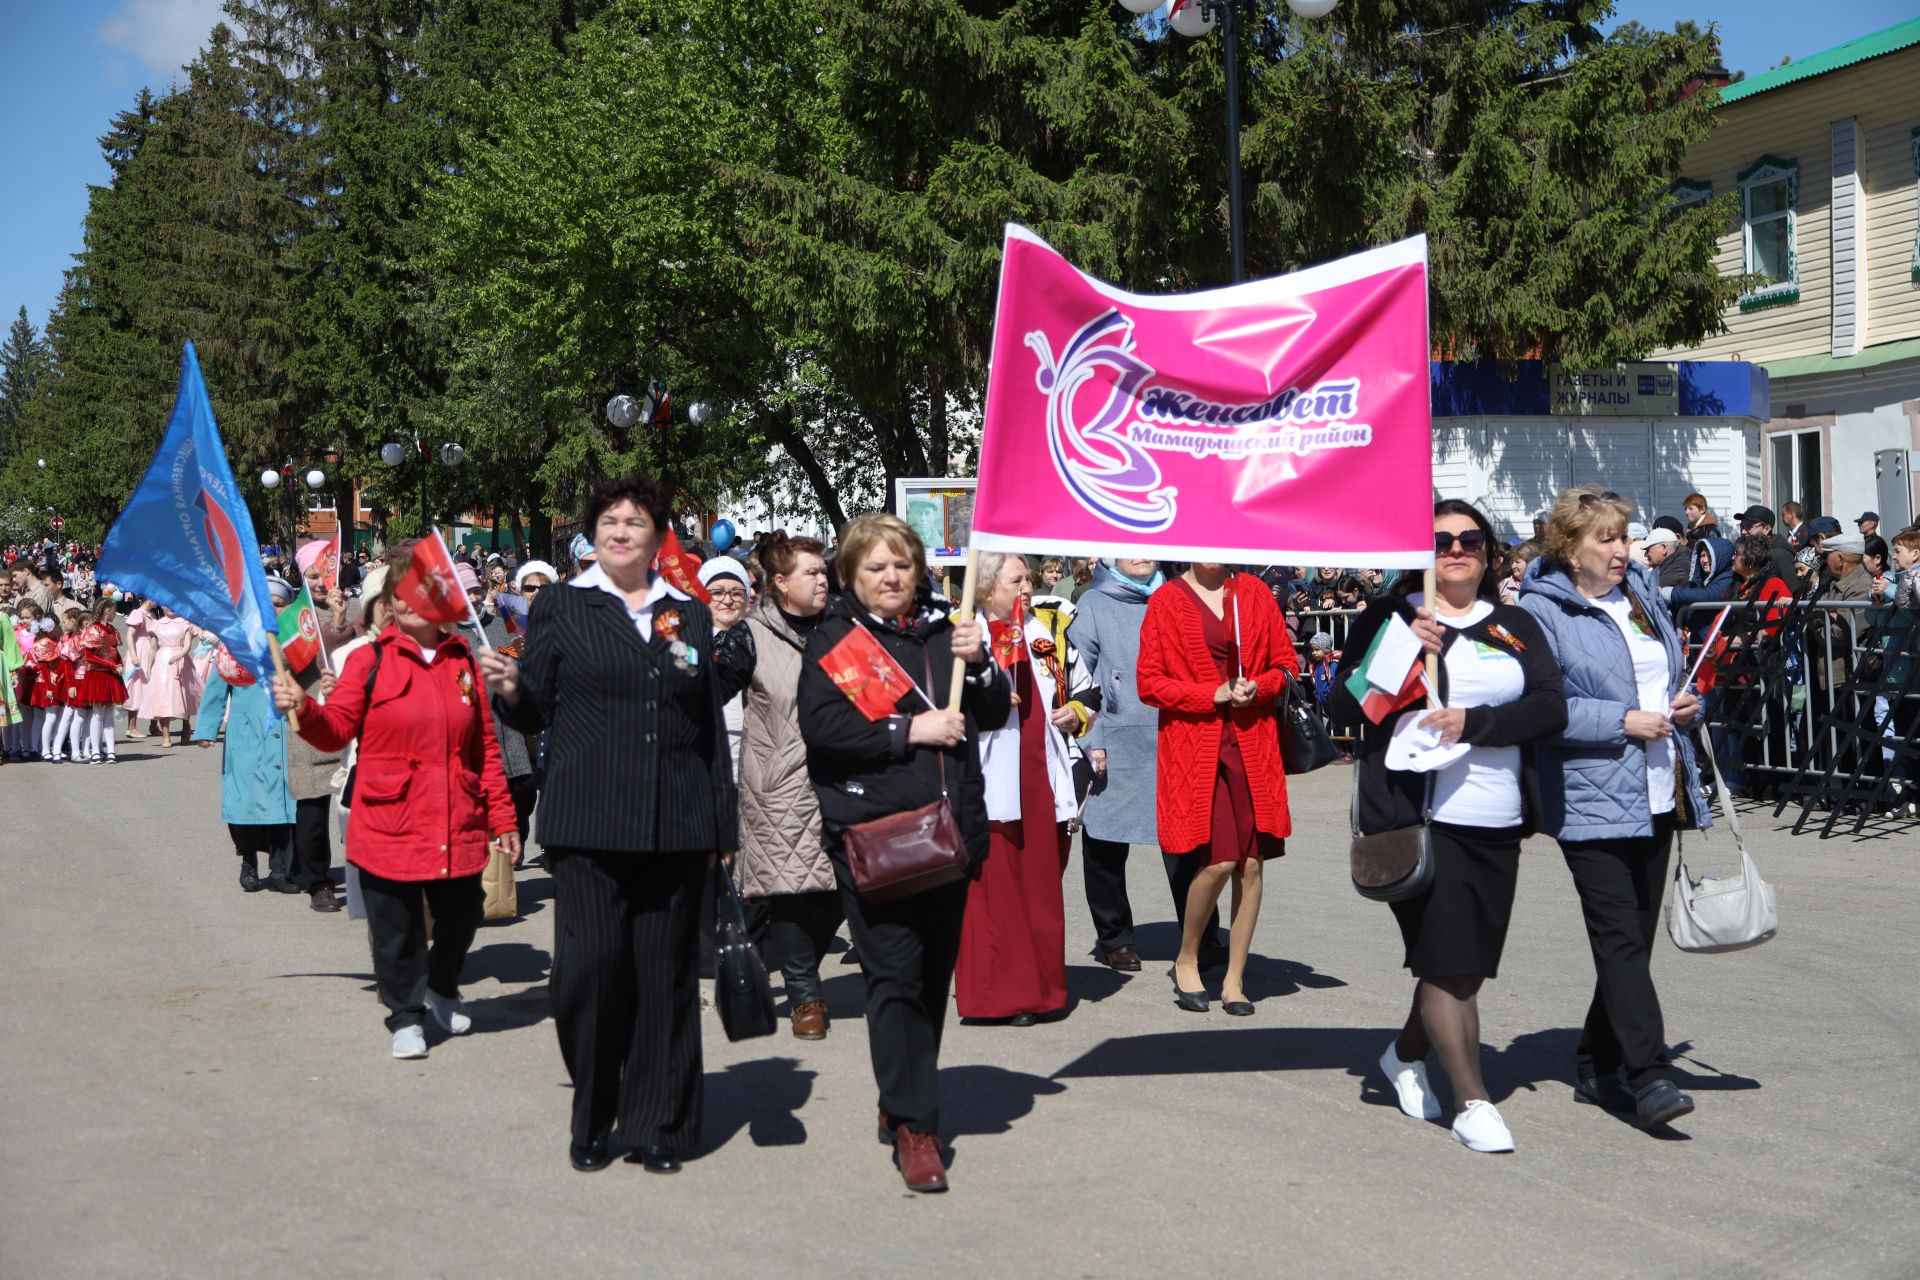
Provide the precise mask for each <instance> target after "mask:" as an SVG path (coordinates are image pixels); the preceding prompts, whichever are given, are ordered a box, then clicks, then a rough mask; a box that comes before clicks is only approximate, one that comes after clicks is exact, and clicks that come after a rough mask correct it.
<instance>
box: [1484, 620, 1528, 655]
mask: <svg viewBox="0 0 1920 1280" xmlns="http://www.w3.org/2000/svg"><path fill="white" fill-rule="evenodd" d="M1487 634H1488V635H1490V636H1492V637H1493V638H1494V639H1495V640H1498V641H1499V642H1500V643H1501V644H1504V645H1505V646H1507V648H1509V649H1511V650H1513V651H1514V652H1515V653H1525V652H1526V651H1527V646H1526V645H1525V644H1524V643H1523V642H1522V641H1521V639H1520V637H1519V636H1516V635H1515V634H1513V632H1511V631H1509V630H1507V629H1506V628H1505V627H1503V626H1501V625H1500V624H1499V623H1497V622H1494V623H1489V624H1488V625H1487Z"/></svg>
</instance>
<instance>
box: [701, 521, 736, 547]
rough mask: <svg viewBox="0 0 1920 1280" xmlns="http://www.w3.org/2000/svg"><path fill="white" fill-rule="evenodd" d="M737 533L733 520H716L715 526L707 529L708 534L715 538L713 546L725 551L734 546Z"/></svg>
mask: <svg viewBox="0 0 1920 1280" xmlns="http://www.w3.org/2000/svg"><path fill="white" fill-rule="evenodd" d="M736 533H737V531H736V530H735V529H734V527H733V521H731V520H715V521H714V522H713V528H711V529H709V530H707V534H708V536H709V537H711V538H712V539H713V548H714V550H716V551H725V550H726V549H727V548H728V547H730V546H732V545H733V540H734V538H735V536H736Z"/></svg>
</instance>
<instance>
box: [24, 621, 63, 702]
mask: <svg viewBox="0 0 1920 1280" xmlns="http://www.w3.org/2000/svg"><path fill="white" fill-rule="evenodd" d="M27 669H28V670H29V671H31V672H33V692H32V693H31V694H30V695H29V696H28V699H27V701H28V702H29V703H31V704H32V705H33V706H36V707H42V708H45V707H57V706H59V705H60V644H59V642H58V641H56V640H55V639H54V638H53V637H52V636H41V637H40V638H39V639H38V640H35V641H34V642H33V648H32V649H31V650H29V651H28V653H27Z"/></svg>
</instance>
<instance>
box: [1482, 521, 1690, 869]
mask: <svg viewBox="0 0 1920 1280" xmlns="http://www.w3.org/2000/svg"><path fill="white" fill-rule="evenodd" d="M1620 586H1621V589H1622V590H1624V591H1628V592H1631V593H1632V595H1633V597H1634V598H1635V599H1636V600H1638V601H1639V602H1640V607H1641V609H1642V610H1643V611H1644V612H1645V613H1646V615H1647V618H1648V620H1649V621H1650V622H1651V623H1652V624H1653V628H1654V634H1655V636H1656V637H1657V638H1658V639H1659V641H1660V643H1661V644H1663V645H1664V646H1666V650H1667V680H1668V683H1669V685H1670V686H1671V687H1672V688H1673V689H1675V690H1678V689H1679V688H1680V686H1681V682H1682V681H1683V680H1685V679H1686V651H1685V648H1684V646H1683V645H1682V644H1681V642H1680V632H1679V629H1678V628H1677V627H1676V626H1675V625H1674V622H1673V617H1672V615H1671V614H1669V613H1668V612H1667V611H1666V610H1665V609H1663V608H1661V607H1660V595H1659V590H1658V588H1657V587H1656V586H1655V585H1654V578H1653V574H1652V572H1651V571H1650V570H1649V569H1648V568H1647V567H1646V566H1645V565H1643V564H1628V566H1627V576H1626V578H1625V580H1623V581H1622V582H1621V584H1620ZM1520 607H1521V608H1523V609H1525V610H1526V611H1527V612H1528V613H1530V614H1532V615H1533V617H1534V620H1535V621H1536V622H1538V623H1539V624H1540V629H1541V630H1542V631H1545V632H1546V633H1547V643H1548V644H1549V645H1551V646H1552V648H1553V653H1554V656H1555V657H1556V658H1558V659H1559V661H1560V673H1561V683H1562V685H1563V687H1564V688H1565V690H1566V695H1567V725H1566V728H1564V729H1562V730H1561V731H1560V732H1559V733H1558V734H1556V735H1553V736H1550V737H1545V738H1541V739H1539V740H1538V741H1537V742H1535V743H1534V748H1533V749H1534V764H1535V768H1536V769H1537V771H1538V776H1539V783H1540V814H1539V819H1540V821H1539V827H1540V831H1541V832H1542V834H1545V835H1550V836H1553V837H1555V838H1556V839H1559V840H1625V839H1632V838H1635V837H1639V836H1649V835H1652V834H1653V810H1652V806H1651V805H1649V804H1648V802H1647V751H1646V744H1645V743H1643V742H1641V741H1639V740H1638V739H1635V738H1629V737H1628V736H1627V734H1626V719H1627V712H1629V711H1632V710H1635V709H1637V708H1638V706H1639V688H1638V685H1637V684H1636V682H1635V680H1634V675H1633V655H1632V654H1631V653H1630V652H1629V651H1628V649H1627V641H1626V637H1624V636H1622V635H1621V634H1620V628H1619V627H1618V626H1616V625H1614V621H1613V619H1612V618H1610V617H1608V616H1607V614H1606V612H1605V611H1604V610H1602V609H1601V608H1600V607H1599V606H1598V605H1597V604H1595V603H1594V602H1593V601H1591V600H1589V599H1587V597H1585V596H1583V595H1581V594H1580V589H1579V588H1578V587H1576V586H1575V585H1574V583H1573V579H1572V578H1571V577H1569V576H1568V574H1567V571H1566V570H1565V569H1562V568H1559V567H1557V566H1553V567H1550V566H1549V565H1548V564H1547V562H1546V561H1545V560H1544V559H1542V560H1536V561H1534V562H1533V563H1532V564H1530V565H1528V566H1527V576H1526V578H1525V580H1524V581H1523V582H1522V583H1521V586H1520ZM1673 744H1674V763H1675V766H1676V768H1677V772H1678V776H1679V783H1680V789H1681V792H1682V796H1683V801H1682V803H1681V804H1680V805H1679V806H1678V807H1677V810H1676V813H1675V818H1676V820H1677V821H1678V822H1679V824H1680V825H1681V826H1682V827H1687V828H1696V829H1704V828H1706V827H1707V826H1710V825H1711V822H1712V820H1711V818H1710V817H1709V816H1708V814H1707V812H1706V798H1705V796H1704V794H1703V793H1702V791H1701V788H1700V774H1699V770H1698V767H1697V765H1696V762H1695V760H1694V754H1693V734H1692V732H1691V731H1688V730H1679V731H1676V732H1675V733H1674V735H1673Z"/></svg>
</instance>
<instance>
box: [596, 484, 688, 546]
mask: <svg viewBox="0 0 1920 1280" xmlns="http://www.w3.org/2000/svg"><path fill="white" fill-rule="evenodd" d="M623 502H631V503H632V504H633V505H634V506H636V507H638V508H640V510H642V511H644V512H646V513H647V519H649V520H651V521H653V527H654V528H655V529H656V530H658V531H661V532H665V531H666V528H667V524H668V522H669V521H670V520H671V519H672V518H673V495H672V494H670V493H668V492H667V487H666V486H665V485H663V484H660V483H659V482H657V481H656V480H654V478H653V477H652V476H650V475H648V474H647V473H646V472H644V471H636V472H634V473H633V474H632V475H630V476H621V477H620V478H619V479H618V480H605V481H602V482H601V483H599V484H597V485H595V486H593V488H592V490H590V491H589V492H588V494H587V505H586V509H585V511H583V512H582V513H581V526H580V531H581V532H582V533H584V534H586V535H587V541H588V542H592V541H593V531H594V530H595V529H597V528H599V527H600V517H601V516H603V515H605V514H606V513H607V512H608V511H610V510H611V509H613V508H614V507H617V506H619V505H620V504H621V503H623Z"/></svg>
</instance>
